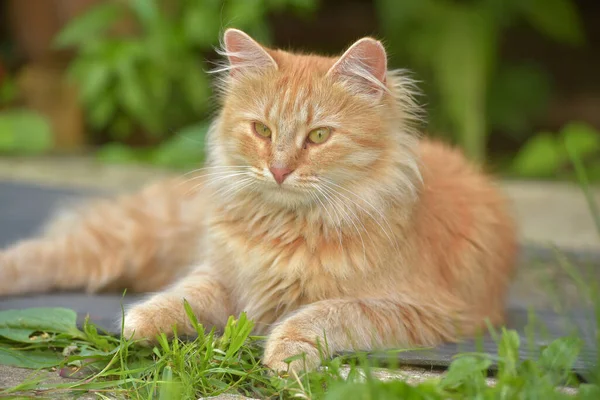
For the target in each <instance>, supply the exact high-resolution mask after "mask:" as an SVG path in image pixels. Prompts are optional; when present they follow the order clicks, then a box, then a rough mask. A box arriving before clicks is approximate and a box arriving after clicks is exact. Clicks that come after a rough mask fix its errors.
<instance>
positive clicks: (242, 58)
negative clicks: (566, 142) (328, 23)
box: [0, 29, 517, 372]
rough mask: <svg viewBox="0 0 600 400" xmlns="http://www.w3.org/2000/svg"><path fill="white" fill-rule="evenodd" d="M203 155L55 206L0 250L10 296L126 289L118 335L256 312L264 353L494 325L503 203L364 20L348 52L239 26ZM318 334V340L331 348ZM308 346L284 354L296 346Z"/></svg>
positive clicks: (232, 33)
mask: <svg viewBox="0 0 600 400" xmlns="http://www.w3.org/2000/svg"><path fill="white" fill-rule="evenodd" d="M220 52H221V53H222V55H223V59H224V60H225V61H224V64H223V65H221V66H220V67H219V68H217V71H216V72H217V73H218V75H217V76H218V79H217V82H218V83H217V88H218V90H217V93H218V98H219V101H220V106H221V108H220V110H219V113H218V115H217V116H216V118H215V119H214V121H213V123H212V125H211V128H210V130H209V132H208V134H207V139H206V141H207V161H206V166H205V168H202V169H200V170H198V171H193V172H192V173H190V174H189V175H186V176H183V177H180V178H174V179H172V180H166V181H160V182H157V183H155V184H153V185H150V186H148V187H146V188H144V189H143V190H141V191H139V192H135V193H131V194H125V195H122V196H121V197H118V198H116V199H104V200H98V202H97V203H95V204H91V205H86V206H85V207H83V208H81V209H77V210H72V212H71V213H68V214H65V215H62V216H59V217H57V218H56V219H54V220H53V221H52V222H51V223H50V225H49V226H48V229H47V230H46V232H45V233H44V234H43V235H41V236H39V237H36V238H31V239H27V240H23V241H21V242H19V243H16V244H15V245H14V246H12V247H10V248H8V249H6V250H4V251H3V252H1V253H0V295H11V294H17V293H31V292H45V291H50V290H73V289H85V290H87V291H89V292H97V291H101V290H116V289H123V288H127V289H128V290H129V291H135V292H146V293H151V292H152V293H151V294H149V295H148V298H147V299H146V300H144V301H142V302H140V303H138V304H134V305H133V306H132V307H131V308H129V309H128V310H127V312H126V315H125V320H124V332H123V333H124V335H126V336H128V337H133V338H136V339H143V340H146V341H147V342H152V341H153V340H154V338H156V335H157V334H158V333H160V332H164V333H166V334H168V333H170V332H172V327H173V326H176V327H177V331H178V333H179V334H194V330H193V328H192V326H191V325H190V323H189V320H188V318H187V316H186V314H185V311H184V307H183V300H184V299H186V300H187V301H188V302H189V304H190V306H191V308H192V309H193V311H194V313H195V314H196V316H197V318H198V320H199V321H200V322H201V323H202V324H203V325H204V326H205V327H213V326H214V327H217V328H223V326H224V325H225V324H226V322H227V319H228V317H229V316H230V315H239V314H240V313H241V312H243V311H245V312H247V315H248V317H249V318H250V319H252V320H253V321H254V322H255V328H254V332H255V333H256V334H261V335H262V334H268V339H267V341H266V343H265V349H264V356H263V363H264V364H265V365H266V366H267V367H269V368H271V369H272V370H274V371H288V372H289V371H298V370H302V369H314V368H316V367H318V365H319V364H320V359H321V358H320V355H319V347H322V346H323V344H324V343H325V341H326V342H327V347H326V352H327V353H326V354H325V356H330V355H333V354H335V353H338V352H341V351H351V350H372V349H387V348H393V347H413V346H424V345H425V346H429V345H436V344H439V343H443V342H454V341H457V340H460V338H461V337H464V336H469V335H473V334H475V333H476V332H478V331H479V330H480V329H482V328H484V327H485V324H486V320H488V321H490V322H491V323H492V324H495V325H497V324H501V323H502V322H503V318H504V304H505V298H506V294H507V287H508V285H509V283H510V281H511V278H512V276H513V274H514V269H515V257H516V249H517V245H516V233H515V226H514V221H513V219H512V217H511V213H510V210H509V205H508V203H507V201H506V200H505V197H504V196H503V195H502V193H501V191H500V190H499V189H498V188H497V185H496V184H495V183H494V181H493V179H492V177H491V176H489V175H488V174H487V173H486V172H484V171H482V169H481V168H480V167H479V166H477V165H475V164H473V163H471V162H469V161H468V160H467V159H466V158H465V157H464V156H463V154H462V153H461V152H460V151H459V150H458V149H456V148H454V147H452V146H450V145H447V144H444V143H442V142H439V141H435V140H432V139H427V138H425V137H423V136H422V135H421V134H420V133H419V132H418V129H417V126H418V121H419V120H420V118H421V112H420V108H419V106H418V104H417V102H416V101H414V92H415V88H414V83H413V82H412V81H411V80H410V79H409V78H408V77H406V76H405V74H404V73H402V72H401V71H388V68H387V55H386V50H385V48H384V46H383V45H382V43H381V42H380V41H378V40H376V39H374V38H371V37H365V38H362V39H360V40H358V41H357V42H355V43H354V44H353V45H352V46H350V47H349V48H348V49H347V50H346V51H345V52H344V53H343V54H342V55H341V56H337V57H325V56H320V55H314V54H301V53H292V52H288V51H283V50H279V49H271V48H268V47H266V46H263V45H261V44H260V43H258V42H257V41H255V40H254V39H253V38H251V37H250V36H249V35H248V34H246V33H244V32H242V31H240V30H236V29H228V30H226V31H225V32H224V34H223V37H222V50H221V51H220ZM321 351H324V350H323V349H321ZM302 353H303V354H304V355H305V359H304V360H295V361H292V362H291V363H290V364H288V363H286V362H285V360H286V359H287V358H288V357H290V356H294V355H296V354H302Z"/></svg>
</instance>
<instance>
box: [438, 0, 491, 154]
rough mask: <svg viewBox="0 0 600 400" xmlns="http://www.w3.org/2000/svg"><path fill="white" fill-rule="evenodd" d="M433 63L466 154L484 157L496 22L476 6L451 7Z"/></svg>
mask: <svg viewBox="0 0 600 400" xmlns="http://www.w3.org/2000/svg"><path fill="white" fill-rule="evenodd" d="M447 12H448V15H447V19H446V21H445V23H444V26H443V34H440V36H439V40H438V43H437V50H436V51H435V52H434V53H433V54H432V56H431V58H430V63H431V64H430V67H431V68H432V71H433V73H434V79H435V81H436V82H437V85H438V88H439V92H440V97H441V100H442V102H443V107H444V108H445V110H446V114H447V117H448V118H449V120H450V121H451V122H452V126H453V129H455V131H456V134H457V136H458V138H459V143H460V145H461V146H462V147H463V148H464V149H465V151H466V153H467V155H468V156H469V157H470V158H472V159H476V160H480V159H482V158H483V156H484V154H485V145H486V116H485V111H486V110H485V103H486V98H487V85H488V78H489V71H490V69H491V65H493V62H494V57H495V49H496V34H497V32H496V31H495V29H496V28H495V26H494V24H493V23H491V21H489V17H488V16H487V14H485V13H479V12H478V10H477V9H476V8H472V7H471V8H466V7H453V8H448V10H447Z"/></svg>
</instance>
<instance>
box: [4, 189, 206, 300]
mask: <svg viewBox="0 0 600 400" xmlns="http://www.w3.org/2000/svg"><path fill="white" fill-rule="evenodd" d="M200 201H201V199H199V198H198V196H195V195H194V193H193V192H191V191H190V187H189V185H184V184H181V183H180V182H179V181H163V182H159V183H157V184H154V185H151V186H149V187H146V188H145V189H143V190H141V191H139V192H136V193H133V194H129V195H123V196H120V197H116V198H114V199H101V200H97V201H94V202H90V203H88V204H87V205H85V206H82V207H80V208H73V209H72V210H66V213H65V214H63V215H62V216H61V218H57V219H54V220H53V221H52V222H51V224H50V225H51V227H50V228H49V229H48V230H47V231H46V233H45V234H43V235H40V236H38V237H34V238H29V239H25V240H23V241H21V242H18V243H16V244H14V245H13V246H11V247H9V248H7V249H4V250H0V296H2V295H12V294H20V293H32V292H47V291H51V290H81V289H85V290H86V291H88V292H96V291H99V290H108V289H112V290H121V289H123V288H127V289H128V290H129V291H135V292H145V291H154V290H159V289H161V288H164V287H165V286H166V285H168V284H170V283H172V282H174V281H175V280H176V279H177V277H178V276H181V275H183V274H185V273H186V270H187V268H188V267H189V265H192V264H193V263H195V262H197V261H198V257H199V256H200V254H199V251H200V246H199V244H200V237H201V234H202V231H201V230H202V228H201V227H202V213H203V211H202V204H200V203H199V202H200Z"/></svg>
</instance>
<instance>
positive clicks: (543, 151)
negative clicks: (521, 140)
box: [511, 132, 563, 178]
mask: <svg viewBox="0 0 600 400" xmlns="http://www.w3.org/2000/svg"><path fill="white" fill-rule="evenodd" d="M562 161H563V160H562V156H561V150H560V149H559V143H558V142H557V140H556V138H555V137H554V136H553V135H552V134H551V133H549V132H543V133H539V134H537V135H535V136H534V137H532V138H531V139H529V140H528V141H527V142H526V143H525V144H524V145H523V147H521V149H520V150H519V152H518V153H517V155H516V156H515V159H514V161H513V162H512V166H511V169H512V171H513V172H514V173H515V174H517V175H519V176H522V177H536V178H539V177H552V176H554V174H555V173H556V171H557V170H558V168H559V166H560V164H561V163H562Z"/></svg>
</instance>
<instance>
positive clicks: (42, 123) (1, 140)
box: [0, 109, 53, 154]
mask: <svg viewBox="0 0 600 400" xmlns="http://www.w3.org/2000/svg"><path fill="white" fill-rule="evenodd" d="M52 144H53V135H52V131H51V128H50V124H49V123H48V121H47V120H46V119H45V118H44V117H43V116H41V115H40V114H38V113H36V112H33V111H29V110H20V109H12V110H8V111H5V112H1V113H0V152H1V151H5V152H13V153H22V154H38V153H41V152H44V151H46V150H48V149H50V148H51V147H52Z"/></svg>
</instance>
